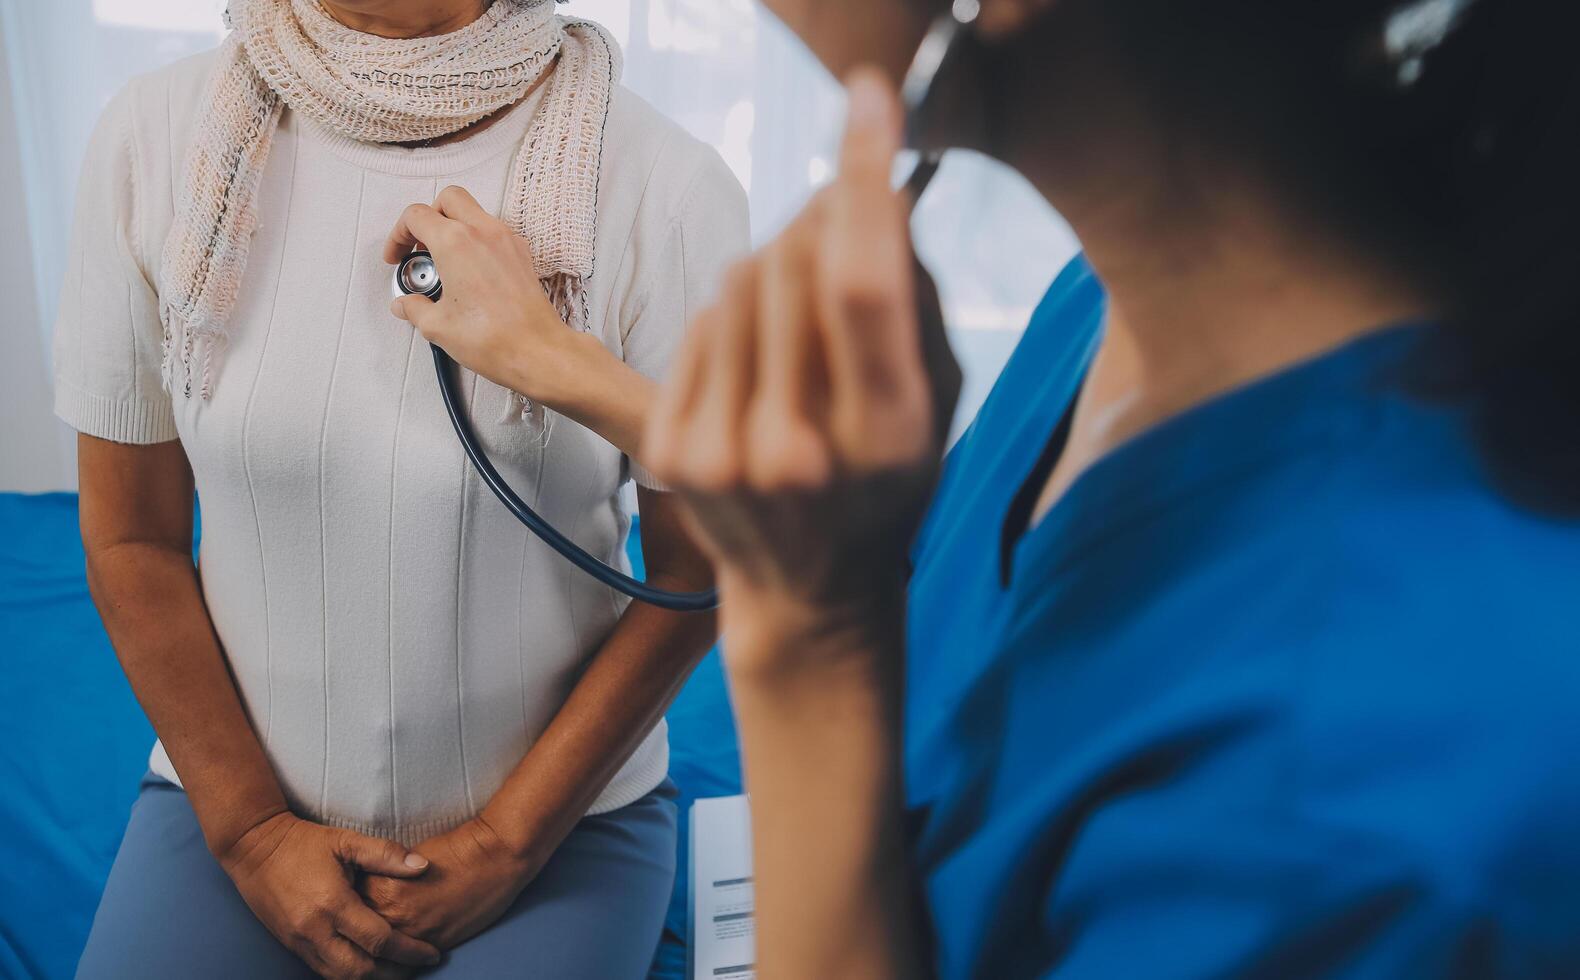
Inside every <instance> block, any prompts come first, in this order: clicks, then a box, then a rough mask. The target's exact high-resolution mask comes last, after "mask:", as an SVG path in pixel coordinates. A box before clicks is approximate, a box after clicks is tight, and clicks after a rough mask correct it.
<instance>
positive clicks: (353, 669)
mask: <svg viewBox="0 0 1580 980" xmlns="http://www.w3.org/2000/svg"><path fill="white" fill-rule="evenodd" d="M212 58H213V56H212V55H211V54H210V55H204V56H199V57H197V58H191V59H188V60H186V61H183V62H180V63H177V64H176V65H174V66H171V67H170V68H167V69H164V70H162V71H159V72H157V73H154V74H152V75H149V76H146V77H143V78H141V79H138V80H137V81H135V82H133V83H132V84H131V85H130V86H129V87H128V88H127V89H126V90H125V91H124V92H122V93H121V94H120V95H119V96H118V97H117V98H116V99H115V100H114V101H113V102H112V103H111V105H110V106H109V107H108V109H107V110H106V112H105V114H104V117H103V119H102V120H101V122H100V124H99V127H98V129H97V131H96V133H95V135H94V138H93V141H92V145H91V147H90V149H89V152H88V158H87V163H86V166H85V170H84V174H83V178H82V183H81V187H80V190H79V197H78V213H77V219H76V223H75V228H74V231H73V236H72V239H73V244H72V249H71V256H70V263H69V266H68V273H67V281H66V286H65V290H64V295H63V298H62V303H61V313H60V320H59V323H58V324H57V328H56V347H55V353H56V357H55V360H56V384H57V390H56V411H57V412H58V413H59V414H60V416H61V417H62V418H63V419H65V420H66V422H68V423H69V424H71V425H72V426H74V427H75V428H77V429H78V430H79V431H81V432H85V433H87V434H89V435H93V436H98V437H100V438H103V439H110V440H114V441H117V442H125V443H140V444H146V443H157V442H165V441H169V440H172V439H180V441H181V443H182V445H183V447H184V448H185V450H186V454H187V457H188V458H189V459H190V460H191V462H192V468H193V471H194V472H195V474H196V478H197V488H198V496H199V499H200V505H201V509H202V517H203V541H202V554H201V563H200V564H201V577H202V583H203V590H204V595H205V598H206V599H207V601H208V608H209V613H210V615H211V616H212V617H213V620H214V624H215V626H216V628H217V630H218V634H219V637H220V640H221V642H222V644H223V646H224V649H225V653H226V656H227V657H228V658H229V661H230V665H231V668H232V671H233V673H234V675H235V678H236V683H237V686H238V687H239V688H240V691H241V695H242V699H243V701H244V703H245V705H246V707H247V711H248V713H249V716H250V717H251V719H252V724H253V726H254V728H255V729H256V730H257V733H258V736H259V738H260V739H262V741H263V744H264V747H265V749H266V751H267V752H268V756H269V759H270V760H271V762H272V763H273V765H274V768H275V771H276V772H277V774H278V775H279V778H280V780H281V782H282V784H283V785H284V787H285V790H286V793H287V796H288V798H289V800H290V802H291V804H292V806H293V807H294V808H295V809H296V810H297V811H298V812H299V813H301V814H302V815H304V816H307V817H310V818H312V819H315V820H319V821H323V822H325V823H328V824H331V825H335V826H343V827H351V828H354V829H357V830H360V831H362V832H364V833H369V834H375V835H379V836H387V837H392V838H395V839H396V840H400V841H404V842H408V843H410V842H414V841H416V840H419V839H421V838H423V837H426V836H428V835H430V834H433V833H436V832H441V831H443V830H446V829H448V828H450V827H453V826H455V825H456V824H458V823H460V822H463V821H465V820H466V819H468V818H470V817H472V816H474V815H475V814H476V813H477V812H478V811H479V810H480V809H481V807H482V806H483V805H484V803H486V802H487V801H488V799H489V797H490V796H491V795H492V794H493V793H494V792H495V790H497V789H498V788H499V786H500V784H501V783H502V781H503V780H504V778H505V777H506V775H507V774H508V773H509V772H510V770H511V769H512V768H514V767H515V765H516V763H517V762H519V761H520V760H521V758H522V756H523V755H524V754H525V753H526V751H527V749H528V748H529V747H530V746H531V745H532V743H533V741H534V740H535V739H536V738H537V737H538V736H539V735H540V733H541V732H542V731H543V730H544V728H545V727H546V726H547V725H548V723H549V722H550V721H551V720H552V719H553V717H554V715H555V713H556V712H557V711H558V710H559V708H560V706H561V704H563V703H564V700H565V698H566V696H567V695H568V693H569V691H570V689H571V687H572V685H574V684H575V682H576V679H577V677H578V676H579V675H580V672H581V670H582V669H583V668H584V667H585V666H586V665H587V663H588V660H589V658H590V657H591V656H592V655H593V654H594V653H595V652H596V651H597V650H598V649H599V647H600V645H601V644H602V643H603V641H604V639H605V638H606V637H607V636H608V634H609V632H610V629H611V628H612V627H613V625H614V623H615V621H616V620H617V619H618V617H619V616H620V614H621V612H622V611H623V609H624V606H625V604H624V601H623V600H622V599H621V598H620V597H618V596H617V595H615V594H614V593H613V592H611V591H610V590H608V589H606V588H604V587H602V586H599V585H596V584H595V583H594V582H593V581H592V580H591V579H589V578H587V577H586V576H584V575H582V574H581V573H580V572H578V571H576V570H575V569H574V568H572V567H571V566H570V565H569V564H567V563H565V562H563V561H561V560H560V559H559V558H557V557H556V556H554V555H552V554H551V553H550V552H549V551H548V549H547V548H546V547H545V546H544V545H543V544H542V543H541V542H539V541H537V540H536V539H534V538H532V537H530V536H529V535H528V534H527V533H526V532H525V531H524V530H523V529H522V528H521V527H520V525H518V524H517V523H516V522H515V520H514V519H513V518H511V517H510V516H509V514H507V513H506V512H505V511H504V509H503V508H501V507H500V506H499V505H498V503H497V502H496V501H495V500H494V499H493V498H492V497H491V496H490V495H489V493H488V490H487V489H486V488H485V487H484V486H483V485H482V484H481V483H480V482H479V481H478V479H477V478H476V476H475V474H473V473H472V471H471V469H470V467H469V465H468V464H467V462H466V460H465V459H464V458H463V456H462V453H461V449H460V447H459V445H458V444H457V443H456V441H455V438H454V436H453V435H452V433H451V431H450V425H449V422H448V420H447V419H446V418H445V414H444V409H443V407H442V405H441V403H440V401H439V393H438V388H437V385H436V383H435V380H434V375H433V369H432V365H431V361H430V357H429V353H428V350H427V346H426V345H425V344H423V343H421V341H420V338H418V337H417V336H416V335H415V334H414V332H413V331H412V329H411V328H410V327H409V326H407V325H406V324H404V323H401V322H399V321H397V320H395V319H394V318H393V317H391V316H390V314H389V290H390V276H391V269H390V267H389V266H387V265H385V264H384V263H383V262H382V261H381V258H380V249H381V246H382V244H383V241H384V238H385V236H386V234H387V233H388V232H389V230H390V227H391V226H392V224H393V222H394V221H395V219H396V217H397V216H398V215H399V213H400V211H401V209H402V208H403V207H405V206H406V205H407V204H410V203H412V202H415V201H422V202H428V201H431V200H432V199H433V197H434V195H435V193H436V192H437V191H438V190H439V189H440V188H442V187H444V186H445V185H447V184H452V183H454V184H460V185H462V186H464V187H466V188H467V189H469V190H470V191H471V192H472V193H473V194H474V195H475V196H476V197H477V198H478V200H479V201H481V202H483V204H484V205H485V206H486V207H490V208H493V209H495V210H496V212H497V209H498V207H499V205H500V204H501V200H502V196H503V193H504V187H505V182H506V178H507V172H508V170H509V167H510V163H511V160H512V157H513V155H514V151H515V150H516V148H517V147H518V146H519V145H520V141H521V139H522V137H523V134H524V133H525V130H526V126H527V123H528V121H529V120H530V118H531V113H532V111H534V110H535V109H536V107H537V105H536V104H537V102H538V101H539V100H540V99H541V94H539V95H535V96H534V97H533V99H531V100H529V101H528V103H526V104H523V105H522V106H518V107H517V108H515V109H513V110H511V112H510V115H509V116H508V117H507V118H505V119H504V120H502V121H501V122H500V123H498V124H496V125H494V126H492V127H490V128H488V129H486V130H484V131H483V132H481V133H479V134H478V135H476V136H473V137H470V138H468V139H465V140H462V141H460V142H457V143H453V144H449V145H446V146H440V147H434V148H429V149H403V148H399V147H393V146H379V145H372V144H363V143H355V142H352V141H350V140H347V139H344V138H342V137H339V136H337V135H334V134H332V133H330V132H328V131H326V130H323V129H321V128H319V127H318V126H317V125H316V124H312V123H310V122H307V121H304V120H303V119H302V118H301V117H297V116H293V115H292V114H291V113H290V112H287V113H286V114H285V117H284V119H283V120H282V122H281V125H280V130H279V133H278V135H277V137H276V141H275V145H274V148H273V150H272V152H271V155H270V159H269V164H268V168H267V170H266V172H265V175H264V179H263V185H262V189H261V191H260V194H259V215H260V218H261V222H260V228H259V230H258V232H257V237H256V239H255V241H254V242H253V247H252V255H251V258H250V260H249V262H248V266H247V271H246V275H245V278H244V281H243V283H242V287H241V294H240V296H239V298H238V301H237V306H236V310H235V314H234V316H233V318H232V322H231V324H230V330H229V333H230V337H231V340H230V343H229V346H228V348H227V349H226V350H224V351H223V352H222V353H221V354H220V355H219V360H218V361H217V363H216V372H217V373H216V377H217V379H220V380H222V381H223V383H217V384H216V385H215V387H214V394H213V397H212V399H211V400H210V401H207V402H204V401H202V400H201V399H199V398H196V397H194V398H191V399H187V398H184V397H181V396H180V395H177V396H175V397H174V398H172V397H171V396H170V395H169V394H167V393H166V392H165V391H164V390H163V387H162V386H161V383H160V375H159V370H160V361H161V351H160V342H161V327H160V323H159V320H158V310H159V298H158V296H157V295H156V292H155V289H154V287H153V286H152V285H151V284H152V283H156V282H158V273H159V269H158V262H159V261H160V250H161V247H162V245H163V243H164V239H165V236H166V235H167V233H168V231H169V227H170V223H171V219H172V209H173V203H172V202H173V194H174V191H175V187H176V182H177V180H178V178H179V174H178V172H177V171H178V169H179V167H180V165H181V159H182V150H183V148H184V146H185V145H186V140H187V138H188V134H189V133H190V131H191V126H192V124H193V122H194V114H195V112H196V110H197V108H198V102H199V98H200V96H201V93H202V90H203V80H204V77H205V75H206V72H207V70H208V68H209V65H210V64H211V62H212ZM540 93H541V90H540ZM598 205H599V206H598V222H597V255H596V271H595V273H594V275H593V277H592V279H591V281H590V282H589V284H588V286H589V289H588V293H589V301H590V303H589V305H590V310H591V314H592V315H591V321H590V322H591V324H592V329H593V331H594V332H595V333H596V334H597V335H598V336H599V337H600V338H601V339H602V340H603V342H604V344H605V345H606V346H607V347H608V348H609V349H610V350H611V351H614V352H615V353H616V354H618V355H619V356H620V357H622V358H623V359H624V360H625V361H626V363H628V364H630V365H631V366H632V367H634V368H636V369H637V370H639V371H641V372H642V373H644V374H647V375H649V376H655V377H656V376H658V375H660V374H662V373H663V371H664V369H665V366H666V365H667V363H668V361H669V359H670V356H671V354H672V353H673V352H674V350H675V347H676V344H677V341H678V340H679V338H680V336H681V334H682V332H683V331H684V329H685V325H686V323H687V321H688V320H689V318H690V316H691V315H692V314H693V313H694V312H695V311H696V310H697V309H698V307H699V305H700V304H702V303H704V302H706V301H707V300H708V299H709V298H710V296H711V293H712V291H713V289H714V287H715V285H716V283H717V280H718V278H719V275H720V273H721V271H722V269H723V266H724V265H725V263H726V262H727V261H728V260H729V259H730V258H731V257H733V256H735V255H737V254H740V253H743V252H744V251H745V250H746V248H747V246H748V235H747V227H746V203H745V198H744V195H743V194H742V192H741V189H740V186H739V185H738V184H737V182H736V181H735V179H734V177H733V176H732V175H731V173H730V171H729V170H728V168H726V166H725V165H724V163H723V162H722V160H720V158H719V157H718V155H717V154H716V153H714V152H713V151H712V150H711V149H709V148H708V147H706V146H705V145H703V144H701V143H699V142H698V141H696V140H694V139H692V138H690V137H689V136H687V135H685V134H684V133H683V132H682V131H681V130H680V129H679V128H678V127H676V126H675V125H673V124H672V123H670V122H668V121H667V120H665V119H664V118H663V117H661V116H660V115H659V114H658V113H657V112H656V111H654V110H653V109H652V108H651V107H650V106H648V105H647V104H646V103H644V102H642V101H641V100H640V99H639V98H637V97H636V96H634V95H632V94H631V93H629V92H627V91H624V90H621V91H619V92H618V93H617V94H616V96H615V99H614V104H613V107H612V109H611V113H610V119H609V124H608V132H607V136H606V141H605V146H604V152H603V169H602V176H601V179H600V184H599V201H598ZM463 391H464V393H465V395H466V397H467V398H468V399H469V401H470V404H471V408H472V415H473V418H474V420H475V422H476V425H477V428H478V431H479V435H480V436H481V437H482V439H483V441H484V442H485V443H486V445H487V447H488V448H489V450H490V451H491V453H492V454H493V455H494V458H495V460H496V462H498V464H499V466H500V468H501V470H502V471H503V472H504V473H505V475H506V477H507V478H508V479H510V480H511V481H512V482H513V483H514V484H515V486H516V487H517V489H518V490H520V491H521V492H522V495H523V496H524V497H525V498H526V499H527V500H528V501H529V502H530V503H532V504H534V505H535V506H536V507H538V508H539V509H540V510H541V512H542V513H543V514H544V515H545V516H547V517H548V518H549V519H550V520H551V521H552V522H553V523H554V524H555V525H557V526H558V527H560V528H561V529H563V530H565V531H566V532H568V533H569V534H570V535H571V537H573V538H574V539H575V540H576V541H577V542H578V543H579V544H581V545H582V547H584V548H586V549H588V550H589V551H591V552H592V553H593V554H595V555H598V556H600V557H603V558H605V559H607V560H609V561H611V562H616V563H618V562H621V561H623V549H624V542H625V536H626V531H627V520H626V518H625V516H624V512H623V510H622V507H621V505H620V501H619V499H618V491H619V488H620V485H621V484H622V483H623V482H624V481H625V480H626V479H627V478H628V477H630V476H635V477H637V478H638V479H639V480H641V479H644V474H642V473H641V472H640V471H639V470H637V469H636V468H635V467H633V466H632V465H631V463H630V461H629V460H627V459H626V458H624V457H623V456H622V455H621V454H620V452H619V451H618V450H616V449H614V448H613V447H611V446H609V445H608V444H607V443H605V442H603V441H602V440H600V439H599V438H597V437H596V436H594V435H593V434H592V433H590V432H588V431H586V430H585V429H582V428H581V427H579V426H577V425H575V424H573V423H570V422H568V421H567V420H565V419H564V418H560V419H557V420H555V423H554V427H553V430H552V433H551V438H550V439H549V441H548V445H547V447H546V448H544V447H542V446H540V445H539V444H538V442H537V440H535V439H534V438H533V437H532V431H531V430H530V429H529V428H528V427H527V426H523V425H521V424H519V422H518V423H516V424H504V423H503V421H502V420H504V419H505V418H506V417H507V415H508V414H509V413H508V412H507V408H508V406H509V397H510V396H509V393H508V392H506V391H504V390H503V389H500V388H498V387H496V386H494V385H492V384H490V383H489V382H487V381H481V380H478V379H475V378H473V377H472V376H471V375H467V378H466V383H465V386H464V388H463ZM619 710H620V706H618V705H610V706H609V713H610V715H611V716H614V715H616V714H618V712H619ZM667 761H668V749H667V743H666V740H665V731H664V727H663V725H662V724H660V725H659V726H658V728H656V729H655V730H654V731H653V732H652V733H651V734H650V735H649V736H648V737H647V739H646V741H644V742H643V743H642V745H641V747H640V748H639V749H637V751H636V753H635V755H634V756H633V757H632V758H631V760H630V761H629V762H628V763H627V764H626V765H625V767H624V768H623V769H622V770H621V771H620V773H619V774H618V775H617V776H616V777H615V778H614V780H613V781H612V782H611V783H610V785H609V787H608V789H607V790H605V792H604V793H603V794H602V795H601V796H600V797H599V799H598V801H597V803H596V804H595V806H594V807H593V809H592V812H595V813H599V812H606V811H608V810H612V809H614V808H617V807H620V806H623V805H625V804H627V803H630V802H632V801H634V800H636V799H638V798H640V797H641V796H643V795H645V794H646V793H647V792H648V791H650V790H651V789H652V788H653V787H654V786H655V785H657V784H658V783H659V782H660V781H661V780H662V779H663V777H664V774H665V772H666V768H667ZM151 765H152V767H153V769H154V771H155V772H156V773H159V774H160V775H162V776H164V777H166V778H168V779H171V780H173V781H178V776H177V774H176V772H175V771H174V769H173V768H172V766H171V764H170V761H169V758H168V757H167V756H166V754H165V752H164V751H163V749H162V748H161V747H160V746H157V745H156V746H155V747H154V752H153V758H152V760H151Z"/></svg>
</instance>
